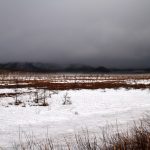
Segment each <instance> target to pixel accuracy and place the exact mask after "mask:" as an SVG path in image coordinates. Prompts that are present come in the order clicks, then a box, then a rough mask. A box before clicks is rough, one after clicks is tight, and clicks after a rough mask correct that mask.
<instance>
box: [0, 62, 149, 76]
mask: <svg viewBox="0 0 150 150" xmlns="http://www.w3.org/2000/svg"><path fill="white" fill-rule="evenodd" d="M4 71H21V72H39V73H57V72H66V73H67V72H68V73H71V72H72V73H149V72H150V68H140V69H139V68H138V69H137V68H126V69H122V68H107V67H105V66H95V67H93V66H90V65H82V64H70V65H66V66H64V65H63V66H61V65H57V64H51V63H31V62H30V63H29V62H28V63H19V62H14V63H1V64H0V72H1V73H3V72H4Z"/></svg>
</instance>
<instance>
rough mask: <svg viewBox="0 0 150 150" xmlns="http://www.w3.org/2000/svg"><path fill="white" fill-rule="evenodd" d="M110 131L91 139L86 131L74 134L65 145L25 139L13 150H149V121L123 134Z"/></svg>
mask: <svg viewBox="0 0 150 150" xmlns="http://www.w3.org/2000/svg"><path fill="white" fill-rule="evenodd" d="M111 131H112V130H111V128H109V130H106V129H104V130H102V136H101V137H98V136H93V137H91V136H90V134H89V133H88V130H86V132H84V134H76V135H75V138H74V140H73V142H68V140H67V139H65V144H64V145H61V144H60V143H57V144H54V141H53V140H52V139H51V138H46V139H44V140H42V141H40V142H39V141H38V140H37V139H36V138H33V137H29V136H28V137H27V138H26V142H25V143H22V142H20V144H19V145H15V146H14V149H15V150H33V149H34V150H55V149H56V150H59V149H61V150H149V149H150V119H149V118H145V119H143V120H141V121H140V124H138V125H137V124H136V123H135V124H134V126H133V127H132V128H131V129H129V130H127V131H124V132H121V131H120V130H119V129H118V127H117V132H115V134H112V133H110V132H111Z"/></svg>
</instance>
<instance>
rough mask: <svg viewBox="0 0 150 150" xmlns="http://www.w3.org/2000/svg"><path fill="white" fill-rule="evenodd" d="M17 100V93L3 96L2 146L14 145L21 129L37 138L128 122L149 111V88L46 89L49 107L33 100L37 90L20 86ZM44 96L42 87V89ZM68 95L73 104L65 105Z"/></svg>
mask: <svg viewBox="0 0 150 150" xmlns="http://www.w3.org/2000/svg"><path fill="white" fill-rule="evenodd" d="M15 92H16V91H15V89H0V94H1V93H15ZM17 92H18V93H22V92H23V93H24V94H20V95H19V94H18V95H17V99H19V100H20V101H22V102H23V103H22V104H20V105H19V106H16V105H14V101H15V98H16V96H13V97H9V95H7V97H0V138H1V139H0V146H2V147H7V148H8V147H11V146H12V143H13V142H14V140H15V141H17V140H18V139H19V132H20V131H24V132H25V133H27V134H28V133H31V132H33V133H34V136H36V137H37V138H41V139H42V138H44V137H45V135H46V134H47V133H49V135H50V136H51V137H57V138H58V137H60V138H61V137H64V136H66V137H67V136H70V135H74V132H76V131H81V130H82V128H88V130H89V131H90V132H94V133H96V132H97V131H98V130H99V127H104V126H105V125H106V124H116V120H117V122H118V123H119V124H123V125H125V124H126V123H129V124H130V123H131V122H132V120H136V119H139V118H141V117H142V116H143V114H144V113H146V112H149V111H150V90H148V89H145V90H140V89H139V90H134V89H130V90H126V89H118V90H114V89H106V90H101V89H99V90H69V91H46V102H48V104H49V106H45V107H44V106H36V105H35V103H33V101H34V99H35V93H36V90H35V89H33V88H31V89H18V90H17ZM38 93H40V94H39V95H40V96H42V94H43V90H39V91H38ZM66 93H67V94H68V95H67V97H70V99H69V98H68V99H69V100H70V101H71V103H72V104H70V105H62V103H63V100H64V95H66Z"/></svg>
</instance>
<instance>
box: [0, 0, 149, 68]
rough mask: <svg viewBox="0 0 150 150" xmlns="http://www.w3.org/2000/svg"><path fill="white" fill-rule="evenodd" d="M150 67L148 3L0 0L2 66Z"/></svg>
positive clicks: (139, 0)
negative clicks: (79, 65) (44, 64)
mask: <svg viewBox="0 0 150 150" xmlns="http://www.w3.org/2000/svg"><path fill="white" fill-rule="evenodd" d="M12 61H21V62H50V63H57V64H61V63H62V64H70V63H78V64H79V63H80V64H89V65H96V66H97V65H100V66H106V67H150V0H0V62H12Z"/></svg>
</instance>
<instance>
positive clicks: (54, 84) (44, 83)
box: [0, 73, 150, 90]
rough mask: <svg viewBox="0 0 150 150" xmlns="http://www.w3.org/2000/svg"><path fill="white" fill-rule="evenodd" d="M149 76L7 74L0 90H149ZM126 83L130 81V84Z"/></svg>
mask: <svg viewBox="0 0 150 150" xmlns="http://www.w3.org/2000/svg"><path fill="white" fill-rule="evenodd" d="M140 80H150V74H124V75H122V74H110V75H108V74H107V75H104V74H21V73H20V74H7V75H1V76H0V88H16V87H17V88H29V87H33V88H46V89H49V90H69V89H99V88H101V89H105V88H115V89H117V88H127V89H129V88H133V89H145V88H150V83H148V84H143V83H137V81H140ZM127 81H132V82H133V83H134V84H131V83H129V82H127Z"/></svg>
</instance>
